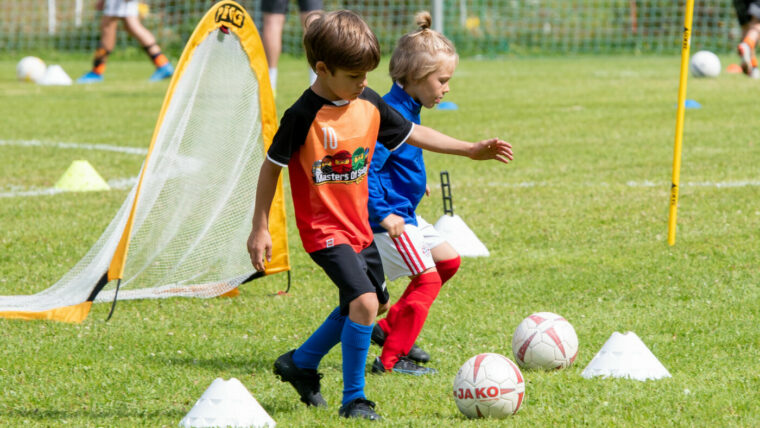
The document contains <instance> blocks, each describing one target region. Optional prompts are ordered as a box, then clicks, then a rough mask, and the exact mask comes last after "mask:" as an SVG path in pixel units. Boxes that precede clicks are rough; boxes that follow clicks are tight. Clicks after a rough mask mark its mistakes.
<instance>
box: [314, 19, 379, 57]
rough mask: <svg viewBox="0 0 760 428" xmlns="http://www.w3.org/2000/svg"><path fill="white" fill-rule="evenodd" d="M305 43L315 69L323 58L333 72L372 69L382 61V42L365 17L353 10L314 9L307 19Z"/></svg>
mask: <svg viewBox="0 0 760 428" xmlns="http://www.w3.org/2000/svg"><path fill="white" fill-rule="evenodd" d="M304 22H305V23H306V31H305V32H304V35H303V46H304V50H305V51H306V59H307V60H308V61H309V65H310V66H311V68H312V69H316V66H317V62H318V61H322V62H324V63H325V65H327V68H328V69H329V70H330V72H335V69H336V68H340V69H343V70H362V71H370V70H374V69H375V68H376V67H377V64H378V63H380V44H379V43H378V41H377V37H376V36H375V33H373V32H372V30H371V29H370V28H369V25H367V23H366V22H364V20H363V19H362V18H361V17H360V16H359V15H357V14H356V13H354V12H351V11H349V10H337V11H334V12H329V13H325V12H321V11H318V12H312V13H311V14H309V15H308V16H307V17H306V19H305V21H304Z"/></svg>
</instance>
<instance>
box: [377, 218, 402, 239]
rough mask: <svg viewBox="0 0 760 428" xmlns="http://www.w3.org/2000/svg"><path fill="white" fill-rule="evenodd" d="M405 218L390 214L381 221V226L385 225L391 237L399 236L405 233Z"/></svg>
mask: <svg viewBox="0 0 760 428" xmlns="http://www.w3.org/2000/svg"><path fill="white" fill-rule="evenodd" d="M404 224H405V223H404V218H403V217H401V216H397V215H396V214H388V216H387V217H385V218H384V219H383V221H381V222H380V226H383V227H384V228H385V230H387V231H388V235H390V236H391V238H397V237H399V236H401V234H402V233H404Z"/></svg>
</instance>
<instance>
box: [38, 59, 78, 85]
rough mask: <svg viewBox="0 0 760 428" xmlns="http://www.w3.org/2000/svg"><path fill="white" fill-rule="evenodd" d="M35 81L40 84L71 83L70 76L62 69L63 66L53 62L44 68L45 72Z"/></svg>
mask: <svg viewBox="0 0 760 428" xmlns="http://www.w3.org/2000/svg"><path fill="white" fill-rule="evenodd" d="M37 83H39V84H40V85H62V86H68V85H71V77H69V75H68V74H66V72H65V71H63V67H61V66H60V65H58V64H54V65H51V66H49V67H48V68H47V69H46V70H45V74H43V75H42V78H40V79H39V80H37Z"/></svg>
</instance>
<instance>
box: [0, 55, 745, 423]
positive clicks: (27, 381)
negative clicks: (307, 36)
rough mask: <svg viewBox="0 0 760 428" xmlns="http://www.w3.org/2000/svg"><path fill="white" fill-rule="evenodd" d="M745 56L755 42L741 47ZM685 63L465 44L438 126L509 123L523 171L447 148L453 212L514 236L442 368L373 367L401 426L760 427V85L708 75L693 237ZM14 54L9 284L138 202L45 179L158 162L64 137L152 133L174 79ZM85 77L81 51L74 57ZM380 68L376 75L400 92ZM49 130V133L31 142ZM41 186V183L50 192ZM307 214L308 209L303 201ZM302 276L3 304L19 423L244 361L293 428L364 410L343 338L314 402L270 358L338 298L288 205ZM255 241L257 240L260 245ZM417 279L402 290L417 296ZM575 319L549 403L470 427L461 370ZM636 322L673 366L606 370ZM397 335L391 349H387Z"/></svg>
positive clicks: (493, 245)
mask: <svg viewBox="0 0 760 428" xmlns="http://www.w3.org/2000/svg"><path fill="white" fill-rule="evenodd" d="M722 59H723V61H724V66H725V65H726V64H727V63H728V62H729V61H735V60H734V58H733V57H728V56H726V57H723V58H722ZM679 60H680V58H679V57H678V56H673V57H670V58H667V57H620V56H618V57H569V58H544V59H542V58H532V59H509V60H499V61H496V60H494V61H476V60H468V59H464V60H462V61H461V64H460V66H459V68H458V70H457V73H456V74H455V77H454V79H453V81H452V92H451V93H450V94H449V95H448V96H447V98H446V100H448V101H453V102H455V103H457V104H458V105H459V110H457V111H425V112H424V113H423V119H422V120H423V123H424V124H427V125H429V126H432V127H434V128H437V129H439V130H441V131H443V132H445V133H448V134H450V135H454V136H457V137H460V138H463V139H469V140H478V139H482V138H486V137H491V136H499V137H501V138H503V139H505V140H507V141H510V142H511V143H512V144H513V146H514V151H515V156H516V158H515V160H514V162H512V163H511V164H510V165H507V166H504V165H501V164H497V163H496V162H474V161H469V160H466V159H462V158H455V157H450V156H443V155H437V154H429V155H427V157H426V161H427V165H428V179H429V182H430V185H431V187H432V189H433V193H432V196H431V197H430V198H429V199H427V200H425V201H423V203H422V204H421V205H420V208H419V213H420V214H422V215H423V216H424V217H425V218H427V219H428V220H429V221H431V222H434V221H435V220H437V219H438V217H439V216H440V215H441V214H442V204H441V198H440V190H439V186H438V175H439V172H440V171H441V170H448V171H449V173H450V175H451V180H452V192H453V198H454V208H455V211H456V213H457V214H459V215H460V216H462V218H463V219H464V220H465V221H466V222H467V223H468V225H469V226H470V227H471V228H472V229H473V230H474V231H475V233H476V234H477V235H478V236H479V237H480V239H481V240H482V241H483V242H484V243H485V244H486V246H487V247H488V248H489V250H490V251H491V256H490V257H489V258H479V259H472V258H470V259H464V261H463V264H462V267H461V270H460V271H459V273H458V274H457V275H456V276H455V277H454V279H453V280H452V281H451V282H450V283H448V284H447V285H446V286H444V288H443V290H442V292H441V294H440V297H439V298H438V301H437V302H436V304H435V305H434V306H433V308H432V310H431V313H430V317H429V319H428V322H427V325H426V327H425V329H424V330H423V332H422V335H421V337H420V339H419V341H418V343H419V344H420V345H421V346H422V347H423V348H424V349H426V350H427V351H429V352H430V353H431V354H432V356H433V359H434V361H433V362H431V364H430V365H431V366H433V367H435V368H437V369H438V370H439V374H438V375H436V376H433V377H426V378H413V377H405V376H403V375H384V376H375V375H371V374H368V375H367V388H366V392H367V394H368V397H369V398H370V399H372V400H374V401H376V402H377V403H378V407H377V409H378V411H379V413H381V414H382V416H383V417H384V418H385V422H384V424H383V426H404V427H425V426H430V427H441V426H443V427H449V426H489V427H490V426H517V425H519V426H604V427H612V426H615V427H616V426H630V427H641V426H721V427H722V426H746V427H750V426H760V392H758V391H759V390H760V375H758V369H760V334H758V323H759V322H760V309H759V308H760V291H758V290H759V287H758V284H760V262H759V261H758V242H760V232H759V231H760V167H758V165H759V164H760V140H758V133H757V132H758V126H759V125H760V120H759V119H758V117H757V114H756V111H757V99H758V93H760V92H759V91H760V86H759V85H760V82H755V81H750V80H749V79H747V78H745V77H744V76H742V75H731V74H726V73H723V74H722V75H721V76H720V77H719V78H717V79H690V80H689V90H688V98H690V99H694V100H697V101H698V102H700V103H701V104H702V108H701V109H698V110H697V109H694V110H692V109H689V110H687V113H686V123H685V134H684V149H683V166H682V170H681V194H680V208H679V211H678V235H677V242H676V245H675V246H673V247H670V246H668V245H667V242H666V237H667V220H668V198H669V189H670V179H671V165H672V160H673V141H674V130H675V118H676V109H675V105H676V98H677V91H678V73H679V71H678V67H679ZM15 62H16V60H4V61H0V93H2V99H3V102H2V103H0V117H2V120H1V121H0V123H2V126H1V127H0V158H1V159H2V164H0V196H1V197H0V219H1V220H0V294H3V295H8V294H31V293H34V292H38V291H41V290H44V289H46V288H47V287H48V286H50V285H51V284H53V283H54V282H56V281H57V280H58V279H59V278H60V277H61V276H62V275H63V274H64V273H66V272H67V271H68V270H69V268H71V267H72V266H73V265H74V264H75V263H76V262H77V261H78V260H79V259H80V258H81V257H82V256H83V255H84V253H85V252H86V251H87V250H88V249H89V248H90V246H91V245H92V244H93V243H94V241H95V240H96V239H97V238H98V236H100V234H101V232H102V231H103V229H104V228H105V226H106V225H107V224H108V222H109V221H110V220H111V218H112V217H113V215H114V214H115V213H116V210H117V209H118V208H119V206H120V205H121V203H122V201H123V200H124V198H125V197H126V195H127V192H128V190H127V189H116V190H112V191H109V192H95V193H67V194H57V195H45V194H44V190H45V189H48V188H50V187H52V186H53V184H54V183H55V181H56V180H57V179H58V177H59V176H60V175H61V174H63V172H64V171H65V170H66V168H67V167H68V166H69V164H70V163H71V162H72V161H73V160H76V159H86V160H88V161H89V162H90V163H91V164H92V165H93V166H94V167H95V168H96V169H97V170H98V171H99V172H100V173H101V175H102V176H103V177H104V178H105V179H106V180H116V179H128V178H131V177H135V176H136V175H137V174H138V172H139V168H140V166H141V164H142V161H143V158H144V157H143V156H141V155H134V154H128V153H118V152H108V151H102V150H101V151H99V150H86V149H77V148H62V147H60V146H59V145H55V144H54V143H59V142H67V143H75V144H80V145H82V144H108V145H115V146H123V147H133V148H142V149H145V148H147V146H148V144H149V142H150V138H151V135H152V132H153V128H154V126H155V120H156V118H157V115H158V111H159V108H160V106H161V103H162V100H163V96H164V92H165V90H166V87H167V84H168V83H167V82H161V83H155V84H151V83H148V82H147V78H148V76H149V75H150V72H151V67H150V65H149V63H148V62H147V61H144V60H140V61H135V62H124V61H121V62H120V61H119V60H118V58H115V59H114V60H113V61H112V62H111V64H110V65H109V70H108V73H107V80H106V82H105V83H103V84H100V85H94V86H71V87H40V86H35V85H32V84H23V83H19V82H17V81H16V80H15V73H14V71H15V68H14V67H15ZM58 63H60V64H62V65H63V67H64V69H66V70H67V71H68V72H69V74H71V75H72V77H74V78H76V77H78V76H79V74H80V73H81V72H83V71H85V70H86V69H87V67H88V61H87V60H85V59H80V58H72V59H67V57H63V58H61V59H60V61H58ZM386 69H387V63H383V64H381V66H380V68H379V69H378V70H379V71H376V72H374V73H373V74H372V75H371V76H370V85H371V86H372V87H374V88H375V89H376V90H377V91H378V92H381V93H385V91H386V90H387V89H388V87H389V80H388V78H387V76H386V73H385V72H384V70H386ZM306 80H307V74H306V66H305V61H304V60H299V59H293V58H285V59H284V60H283V63H282V64H281V71H280V78H279V81H280V88H279V92H278V98H277V106H278V113H280V114H281V113H282V112H283V111H284V109H285V108H286V107H287V106H288V105H290V103H292V101H294V100H295V98H296V97H297V96H298V95H299V94H300V93H301V92H302V91H303V90H304V89H305V83H306ZM31 140H38V141H41V142H44V143H46V145H43V146H30V145H28V144H27V143H24V142H27V141H31ZM35 192H37V193H41V194H39V195H32V196H29V194H35ZM287 205H288V210H289V211H290V212H291V213H292V204H291V203H290V199H289V197H288V199H287ZM288 233H289V238H290V246H291V256H292V269H293V271H292V275H293V287H292V289H291V292H290V294H289V295H287V296H273V294H274V293H276V292H277V291H278V290H281V289H283V288H284V287H285V285H286V276H285V275H284V274H283V275H275V276H272V277H269V278H264V279H261V280H257V281H254V282H252V283H249V284H246V285H244V286H243V287H242V294H241V295H240V296H239V297H238V298H234V299H223V298H216V299H209V300H203V299H179V298H177V299H169V300H163V301H128V302H121V303H120V304H119V305H117V307H116V312H115V314H114V317H113V319H111V321H109V322H105V318H106V316H107V314H108V310H109V309H110V307H109V306H108V305H106V304H97V305H95V306H94V308H93V311H92V312H91V313H90V316H89V317H88V319H87V320H85V322H84V323H82V324H80V325H74V324H64V323H50V322H40V321H35V322H25V321H16V320H0V337H2V342H3V346H2V347H1V349H0V425H2V426H21V425H24V426H41V427H53V426H63V425H66V426H75V427H115V426H118V427H128V426H134V427H147V426H150V427H160V426H166V427H172V426H177V424H178V423H179V421H180V420H181V419H182V417H184V415H185V414H187V412H188V411H189V410H190V409H191V408H192V406H193V404H194V403H195V401H196V400H197V399H198V398H199V397H200V396H201V395H202V394H203V392H204V391H205V389H206V388H207V387H208V386H209V385H210V384H211V382H212V381H213V380H214V379H215V378H217V377H222V378H225V379H227V378H230V377H236V378H238V379H240V380H241V382H242V383H243V384H244V385H245V386H246V387H247V388H248V390H249V391H251V393H252V394H253V395H254V396H255V397H256V399H257V400H258V401H259V402H260V403H261V404H262V405H263V406H264V408H265V409H266V410H267V412H269V414H270V415H271V416H272V417H273V418H274V419H275V420H276V421H277V422H278V424H279V426H282V427H287V426H324V427H333V426H358V425H364V424H366V422H364V421H346V420H342V419H339V418H338V416H337V410H338V406H339V402H340V391H341V388H342V381H341V372H340V361H341V355H340V349H339V348H336V349H335V350H333V351H332V352H331V353H330V354H329V355H328V356H327V357H326V359H325V360H324V361H323V364H322V367H321V371H322V372H323V373H324V375H325V376H324V379H323V381H322V385H323V387H322V388H323V393H324V395H325V398H326V399H327V400H328V402H329V404H330V405H329V408H328V409H327V410H312V409H307V408H305V406H303V405H302V404H301V403H300V402H299V401H298V397H297V395H296V393H295V391H293V390H292V388H291V387H290V386H289V385H287V384H284V383H281V382H280V381H279V380H278V379H276V378H275V376H274V375H273V374H272V372H271V366H272V362H273V361H274V359H275V358H276V357H277V356H278V355H280V354H281V353H283V352H285V351H287V350H289V349H291V348H293V347H295V346H297V345H299V344H300V343H302V341H303V340H304V339H305V338H306V337H308V335H309V334H310V333H311V332H312V330H313V329H314V328H316V326H318V325H319V323H321V321H322V320H323V319H324V317H325V316H326V314H327V313H328V312H329V311H330V310H331V308H332V307H334V305H335V304H336V302H337V293H336V292H335V290H334V286H333V285H331V283H330V281H329V280H328V278H327V277H326V276H325V275H324V274H323V273H322V271H321V270H319V268H318V267H317V266H316V265H315V264H314V263H313V262H312V261H311V259H310V258H309V257H308V255H306V254H305V253H304V251H303V250H302V248H301V245H300V241H299V238H298V235H297V232H296V229H295V222H294V221H293V218H292V216H291V217H290V218H289V231H288ZM246 238H247V237H246V236H241V237H240V242H239V243H231V245H245V240H246ZM405 286H406V282H405V281H403V280H399V281H396V282H393V283H391V284H390V290H391V295H392V296H399V295H400V294H401V292H402V291H403V289H404V287H405ZM536 311H551V312H556V313H559V314H562V315H563V316H564V317H565V318H567V319H568V320H569V321H570V322H571V323H572V324H573V325H574V326H575V329H576V331H577V334H578V337H579V340H580V353H579V356H578V358H577V360H576V363H575V365H574V366H572V367H571V368H569V369H567V370H562V371H556V372H549V373H546V372H536V371H524V372H523V374H524V376H525V378H526V389H527V393H526V400H527V401H526V402H525V403H524V405H523V407H522V408H521V410H520V412H519V413H518V414H517V415H516V416H514V417H512V418H508V419H506V420H503V421H482V420H473V421H470V420H467V419H465V418H464V417H463V416H462V415H461V414H460V413H459V411H458V410H457V408H456V406H455V404H454V400H453V398H452V394H451V388H452V382H453V379H454V375H455V374H456V371H457V369H458V368H459V366H460V365H461V364H462V363H463V362H464V361H466V360H467V359H468V358H470V357H471V356H473V355H475V354H477V353H481V352H497V353H501V354H504V355H506V356H508V357H510V358H512V352H511V336H512V332H513V331H514V328H515V327H516V326H517V324H518V323H519V322H520V321H521V320H522V319H523V318H524V317H525V316H527V315H529V314H530V313H532V312H536ZM614 331H619V332H621V333H625V332H627V331H633V332H635V333H636V334H637V335H638V336H639V337H641V339H642V340H643V341H644V343H645V344H646V345H647V346H648V347H649V348H650V349H651V350H652V352H653V353H654V354H655V355H656V356H657V357H658V358H659V360H660V361H661V362H662V363H663V364H664V366H665V367H666V368H667V369H668V370H669V371H670V373H671V374H672V378H669V379H663V380H657V381H647V382H639V381H635V380H625V379H598V378H597V379H592V380H587V379H584V378H582V377H581V376H580V374H581V372H582V371H583V369H584V368H585V367H586V365H587V364H588V363H589V361H590V360H591V359H592V358H593V356H594V355H595V354H596V352H597V351H598V350H599V349H600V348H601V346H602V345H603V344H604V342H605V341H606V340H607V338H609V336H610V335H611V334H612V333H613V332H614ZM376 355H379V349H378V348H377V347H374V346H373V347H372V348H371V349H370V355H369V358H370V359H374V357H375V356H376Z"/></svg>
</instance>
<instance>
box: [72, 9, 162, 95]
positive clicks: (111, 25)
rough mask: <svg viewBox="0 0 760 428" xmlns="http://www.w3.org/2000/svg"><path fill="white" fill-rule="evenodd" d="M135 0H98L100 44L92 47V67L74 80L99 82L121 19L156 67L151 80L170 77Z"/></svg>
mask: <svg viewBox="0 0 760 428" xmlns="http://www.w3.org/2000/svg"><path fill="white" fill-rule="evenodd" d="M138 6H139V1H138V0H98V2H97V3H96V4H95V9H96V10H102V11H103V17H102V18H101V20H100V45H99V46H98V49H97V50H95V58H94V59H93V61H92V70H90V71H89V72H87V73H86V74H84V75H83V76H82V77H80V78H79V79H77V83H98V82H102V81H103V73H105V71H106V61H107V60H108V55H110V54H111V51H113V48H114V47H115V46H116V29H117V27H118V25H119V21H124V27H125V28H126V29H127V32H129V34H131V35H132V37H134V38H136V39H137V41H139V42H140V44H141V45H142V47H143V49H145V53H147V54H148V56H149V57H150V59H151V61H153V65H155V66H156V70H155V71H154V72H153V74H152V75H151V76H150V81H157V80H162V79H166V78H168V77H171V76H172V74H173V73H174V68H173V67H172V65H171V63H170V62H169V60H168V59H167V58H166V55H164V54H163V53H162V52H161V48H160V47H159V46H158V45H157V44H156V38H155V37H153V33H151V32H150V30H148V29H147V28H145V27H144V26H143V25H142V22H140V13H139V7H138Z"/></svg>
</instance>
